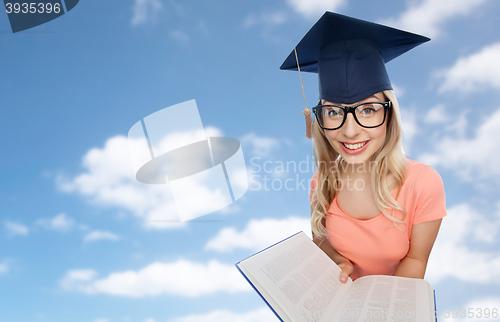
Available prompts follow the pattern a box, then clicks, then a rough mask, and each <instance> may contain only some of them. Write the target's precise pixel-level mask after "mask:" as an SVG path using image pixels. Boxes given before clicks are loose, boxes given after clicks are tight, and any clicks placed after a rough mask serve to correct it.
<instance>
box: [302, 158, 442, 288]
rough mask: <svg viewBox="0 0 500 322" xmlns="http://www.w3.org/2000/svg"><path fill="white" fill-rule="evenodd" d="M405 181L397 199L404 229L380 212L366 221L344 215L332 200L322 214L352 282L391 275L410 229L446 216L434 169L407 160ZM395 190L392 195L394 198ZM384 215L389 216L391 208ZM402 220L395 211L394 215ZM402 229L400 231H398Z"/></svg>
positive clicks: (407, 244)
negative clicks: (350, 266)
mask: <svg viewBox="0 0 500 322" xmlns="http://www.w3.org/2000/svg"><path fill="white" fill-rule="evenodd" d="M407 160H408V163H407V168H406V178H405V181H404V183H403V186H402V187H401V192H400V194H399V196H398V198H397V201H398V202H399V204H400V205H401V206H402V207H403V209H405V211H406V213H407V214H406V219H405V221H406V223H407V225H406V227H405V226H404V225H403V224H400V225H399V227H400V228H401V230H400V229H398V228H396V227H395V226H394V224H393V223H392V221H391V220H390V219H389V218H387V217H386V216H384V214H382V213H380V214H379V215H378V216H377V217H374V218H372V219H368V220H361V219H355V218H353V217H351V216H349V215H346V214H345V213H344V212H343V211H342V210H341V209H340V207H339V206H338V204H337V198H335V199H334V200H333V202H332V203H331V204H330V207H329V209H328V213H327V215H326V218H325V219H326V220H325V222H326V232H327V235H328V240H329V242H330V244H331V245H332V246H333V248H334V249H335V250H336V251H338V252H339V253H340V254H341V255H342V256H344V257H346V258H347V259H349V260H350V261H351V262H352V264H353V265H354V272H353V273H352V275H351V278H352V279H356V278H358V277H361V276H365V275H393V274H394V271H395V270H396V268H397V267H398V264H399V262H400V261H401V259H403V258H404V257H405V256H406V254H407V253H408V251H409V249H410V237H411V228H412V226H413V225H417V224H420V223H423V222H426V221H432V220H436V219H440V218H443V217H444V216H446V201H445V194H444V186H443V181H442V179H441V177H440V175H439V174H438V173H437V171H436V170H434V169H433V168H431V167H430V166H428V165H425V164H423V163H420V162H417V161H413V160H410V159H407ZM317 178H318V174H317V173H315V174H314V175H313V177H312V180H311V192H310V194H309V201H311V198H312V193H313V191H314V189H316V186H317ZM396 194H397V189H394V191H393V192H392V196H393V197H394V198H396ZM386 211H387V213H388V214H389V215H392V209H391V208H388V209H387V210H386ZM394 216H395V217H396V218H398V219H400V218H402V217H403V213H402V212H401V211H399V210H396V211H395V212H394ZM402 230H403V231H402Z"/></svg>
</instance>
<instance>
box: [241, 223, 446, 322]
mask: <svg viewBox="0 0 500 322" xmlns="http://www.w3.org/2000/svg"><path fill="white" fill-rule="evenodd" d="M236 267H237V268H238V270H239V271H240V272H241V273H242V274H243V276H244V277H245V278H246V279H247V281H248V282H249V283H250V284H251V285H252V287H253V288H254V289H255V290H256V291H257V293H259V295H260V296H261V297H262V299H263V300H264V301H265V302H266V303H267V305H268V306H269V307H270V308H271V310H273V312H274V313H275V314H276V316H278V318H279V319H280V320H281V321H304V322H313V321H314V322H324V321H342V322H355V321H360V322H361V321H362V322H373V321H377V322H382V321H384V322H385V321H388V322H412V321H415V322H434V321H435V320H436V321H437V319H436V315H435V299H434V292H433V290H432V288H431V286H430V285H429V283H428V282H427V281H425V280H423V279H417V278H407V277H398V276H385V275H372V276H363V277H360V278H358V279H356V280H355V281H353V280H352V279H351V278H348V280H347V282H346V283H345V284H343V283H341V282H340V280H339V275H340V272H341V269H340V268H339V267H338V266H337V264H335V262H334V261H332V260H331V259H330V258H329V257H328V256H327V255H326V254H325V253H324V252H323V251H322V250H321V249H320V248H319V247H318V246H316V244H315V243H314V242H313V241H312V240H311V239H310V238H309V237H307V235H306V234H304V233H303V232H300V233H297V234H295V235H293V236H291V237H288V238H287V239H285V240H283V241H281V242H279V243H277V244H275V245H273V246H271V247H268V248H266V249H264V250H263V251H260V252H258V253H257V254H255V255H253V256H251V257H249V258H247V259H245V260H243V261H241V262H239V263H237V264H236Z"/></svg>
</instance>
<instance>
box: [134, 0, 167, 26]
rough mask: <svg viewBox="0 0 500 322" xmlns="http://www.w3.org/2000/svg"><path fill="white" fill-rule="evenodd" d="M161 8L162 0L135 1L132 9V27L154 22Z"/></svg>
mask: <svg viewBox="0 0 500 322" xmlns="http://www.w3.org/2000/svg"><path fill="white" fill-rule="evenodd" d="M161 8H162V4H161V1H160V0H135V3H134V7H133V8H132V14H133V15H132V20H131V23H132V25H140V24H144V23H146V22H148V21H150V20H154V19H155V17H156V15H157V14H158V12H159V11H160V10H161Z"/></svg>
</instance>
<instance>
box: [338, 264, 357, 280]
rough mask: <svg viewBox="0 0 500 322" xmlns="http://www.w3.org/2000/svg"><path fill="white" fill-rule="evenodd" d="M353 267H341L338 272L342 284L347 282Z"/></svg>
mask: <svg viewBox="0 0 500 322" xmlns="http://www.w3.org/2000/svg"><path fill="white" fill-rule="evenodd" d="M353 270H354V267H353V266H352V265H344V266H343V267H342V272H340V281H341V282H342V283H345V282H347V278H348V277H349V276H350V275H351V274H352V272H353Z"/></svg>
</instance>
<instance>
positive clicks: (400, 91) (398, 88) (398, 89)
mask: <svg viewBox="0 0 500 322" xmlns="http://www.w3.org/2000/svg"><path fill="white" fill-rule="evenodd" d="M391 85H392V91H393V92H394V95H396V97H397V98H398V99H399V98H401V97H403V96H404V95H405V93H406V89H404V88H403V87H401V86H399V85H397V84H394V83H392V84H391Z"/></svg>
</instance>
